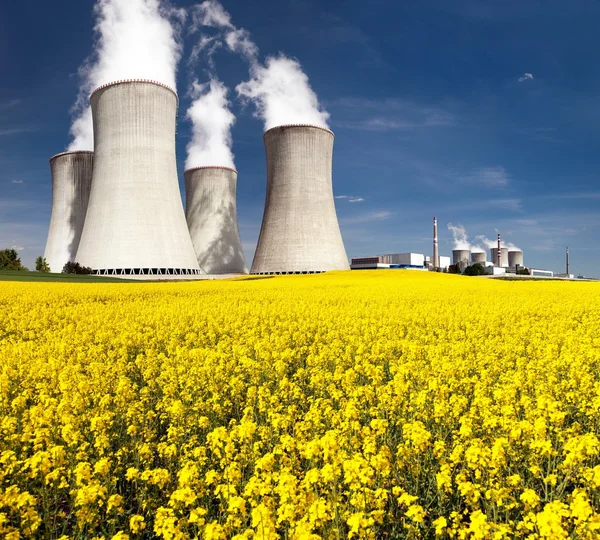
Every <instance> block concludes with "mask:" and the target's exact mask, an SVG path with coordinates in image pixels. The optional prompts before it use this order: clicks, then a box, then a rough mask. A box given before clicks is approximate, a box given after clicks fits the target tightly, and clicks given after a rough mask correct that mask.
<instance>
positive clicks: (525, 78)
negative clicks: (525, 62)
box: [519, 73, 533, 82]
mask: <svg viewBox="0 0 600 540" xmlns="http://www.w3.org/2000/svg"><path fill="white" fill-rule="evenodd" d="M525 81H533V75H532V74H531V73H523V76H522V77H519V82H525Z"/></svg>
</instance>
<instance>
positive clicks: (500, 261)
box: [498, 233, 502, 267]
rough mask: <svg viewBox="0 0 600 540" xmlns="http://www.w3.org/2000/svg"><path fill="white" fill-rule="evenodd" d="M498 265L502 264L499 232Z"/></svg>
mask: <svg viewBox="0 0 600 540" xmlns="http://www.w3.org/2000/svg"><path fill="white" fill-rule="evenodd" d="M498 266H499V267H500V266H502V245H501V243H500V233H498Z"/></svg>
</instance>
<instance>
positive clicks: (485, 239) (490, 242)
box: [476, 234, 520, 251]
mask: <svg viewBox="0 0 600 540" xmlns="http://www.w3.org/2000/svg"><path fill="white" fill-rule="evenodd" d="M476 238H477V240H479V241H481V242H482V243H483V244H484V245H485V247H487V248H488V249H491V248H497V247H498V240H490V239H489V238H488V237H487V236H485V235H483V234H480V235H479V236H476ZM500 247H503V248H508V249H509V250H510V249H515V250H519V251H520V248H519V247H517V246H516V245H515V244H513V243H512V242H505V241H504V240H502V239H501V240H500Z"/></svg>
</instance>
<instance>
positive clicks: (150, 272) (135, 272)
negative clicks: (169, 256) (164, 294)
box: [92, 268, 202, 276]
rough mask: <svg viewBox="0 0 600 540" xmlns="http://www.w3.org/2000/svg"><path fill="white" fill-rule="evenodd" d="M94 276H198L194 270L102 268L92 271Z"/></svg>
mask: <svg viewBox="0 0 600 540" xmlns="http://www.w3.org/2000/svg"><path fill="white" fill-rule="evenodd" d="M92 273H93V274H95V275H96V276H198V275H201V274H202V272H201V271H200V270H198V269H195V268H103V269H98V270H93V271H92Z"/></svg>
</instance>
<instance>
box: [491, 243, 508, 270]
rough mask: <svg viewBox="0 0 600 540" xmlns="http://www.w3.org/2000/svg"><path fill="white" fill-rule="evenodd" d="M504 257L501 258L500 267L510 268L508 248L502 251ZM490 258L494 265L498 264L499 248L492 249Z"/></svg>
mask: <svg viewBox="0 0 600 540" xmlns="http://www.w3.org/2000/svg"><path fill="white" fill-rule="evenodd" d="M501 252H502V255H501V256H500V266H502V267H504V268H506V267H508V248H502V249H501ZM490 257H491V260H492V261H493V262H494V264H495V265H496V264H498V248H497V247H496V246H494V247H492V248H490Z"/></svg>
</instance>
